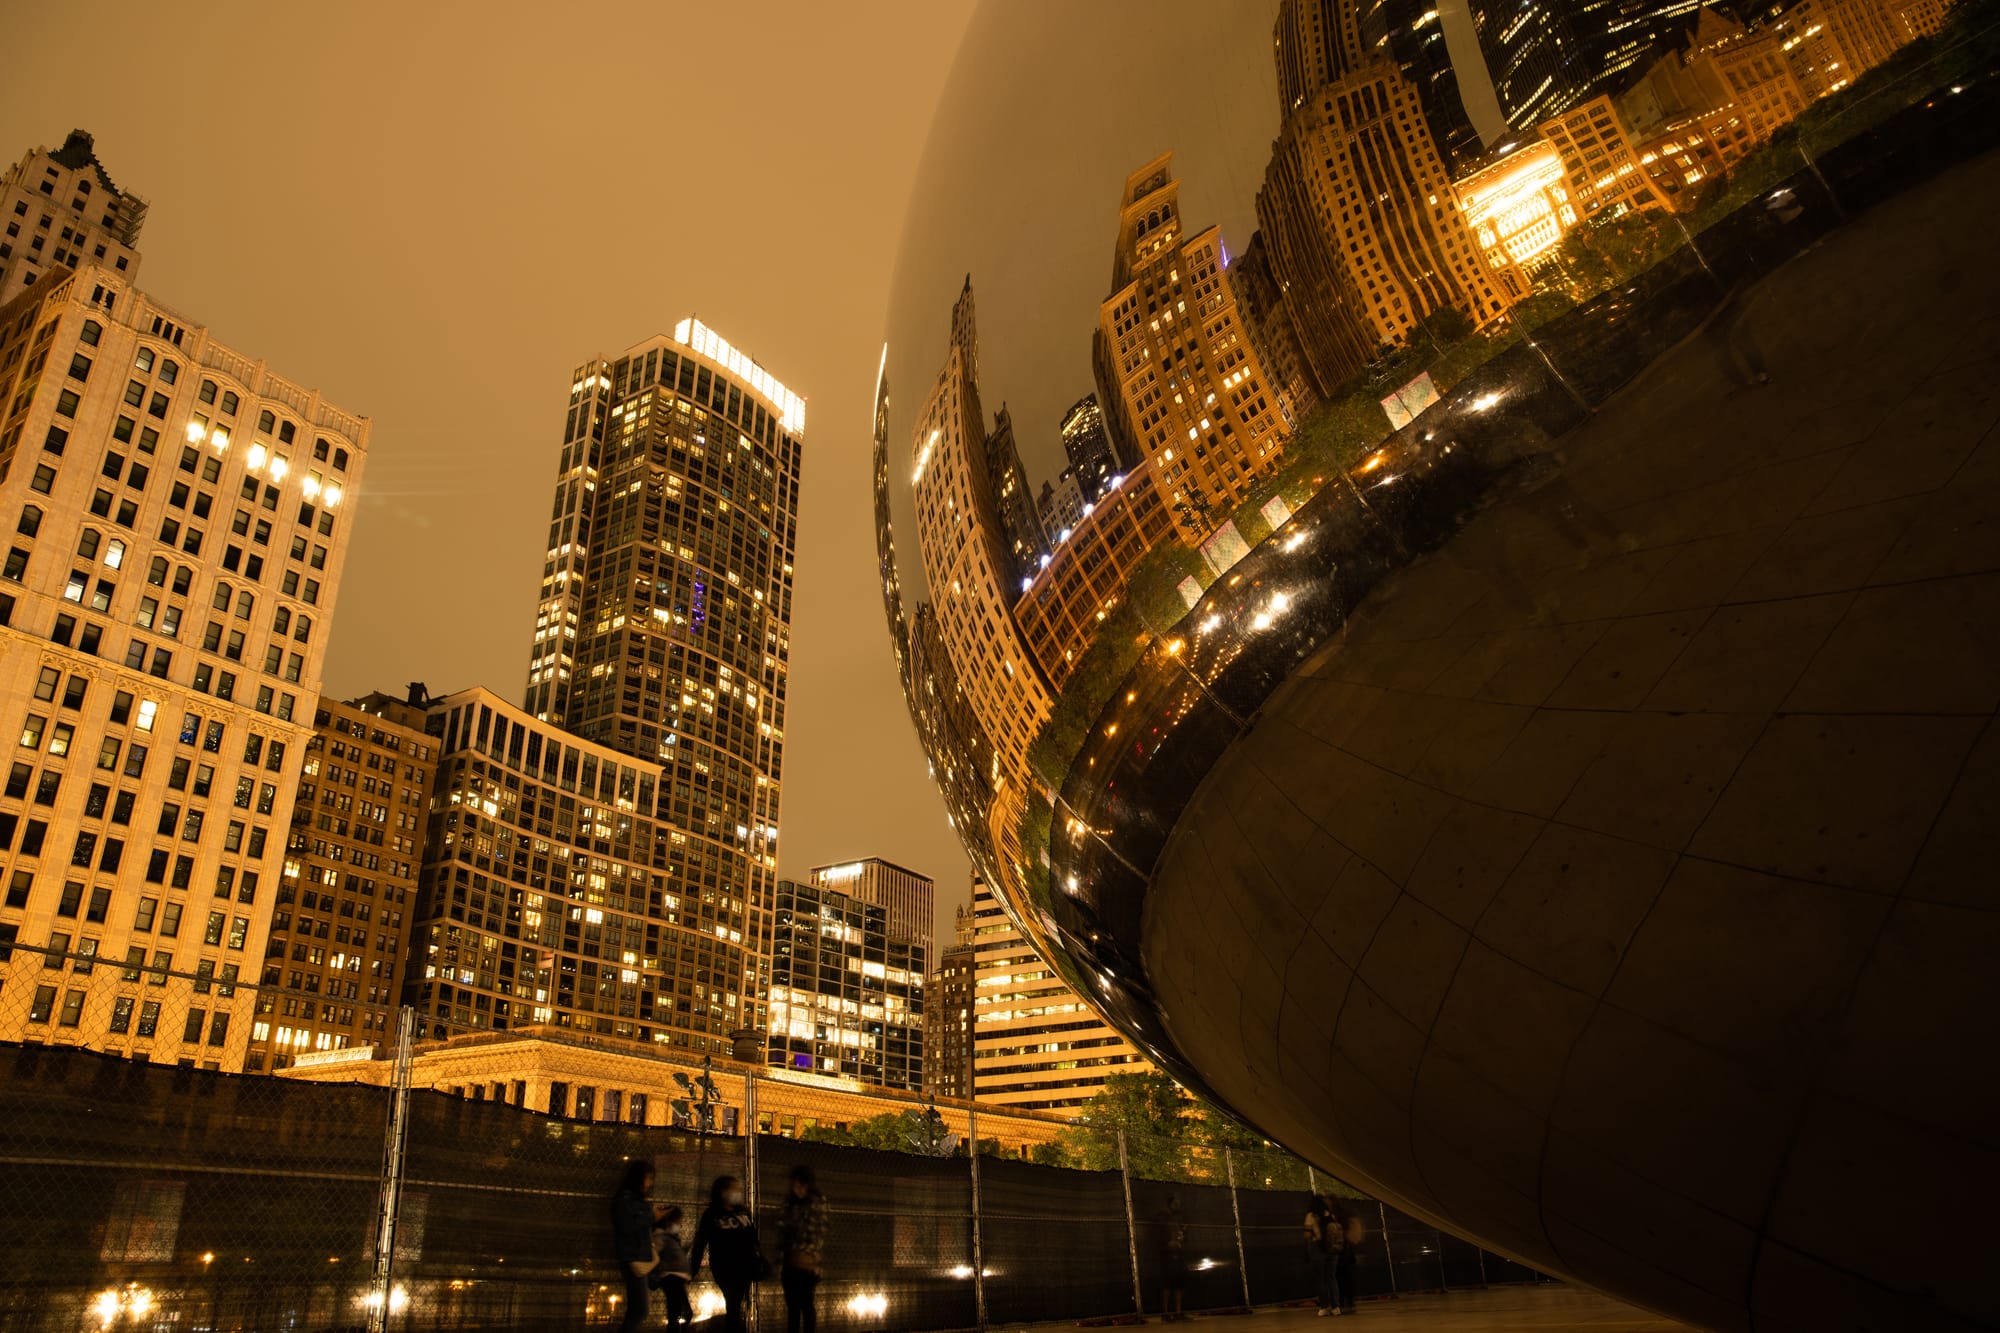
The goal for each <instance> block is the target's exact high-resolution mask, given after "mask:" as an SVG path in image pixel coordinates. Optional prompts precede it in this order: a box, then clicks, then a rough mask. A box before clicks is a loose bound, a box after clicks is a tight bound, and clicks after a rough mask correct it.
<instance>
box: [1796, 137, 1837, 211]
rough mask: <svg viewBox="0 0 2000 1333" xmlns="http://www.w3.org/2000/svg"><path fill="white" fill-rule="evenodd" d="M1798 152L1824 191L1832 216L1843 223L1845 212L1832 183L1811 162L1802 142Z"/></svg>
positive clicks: (1814, 163)
mask: <svg viewBox="0 0 2000 1333" xmlns="http://www.w3.org/2000/svg"><path fill="white" fill-rule="evenodd" d="M1798 150H1799V156H1800V157H1802V158H1804V159H1805V164H1806V166H1807V167H1808V168H1810V169H1811V171H1812V174H1813V179H1814V180H1816V181H1818V182H1819V188H1820V189H1822V190H1825V191H1826V201H1827V202H1828V203H1830V204H1832V205H1833V215H1834V216H1835V217H1837V218H1839V219H1841V220H1842V221H1843V222H1844V221H1846V220H1847V210H1846V209H1844V208H1842V207H1841V206H1840V196H1839V195H1837V194H1835V193H1834V192H1833V182H1832V181H1829V180H1828V179H1827V178H1826V173H1825V172H1823V171H1821V170H1820V169H1819V163H1817V162H1815V161H1813V156H1812V154H1811V153H1808V152H1807V151H1806V146H1805V143H1804V141H1800V143H1799V144H1798Z"/></svg>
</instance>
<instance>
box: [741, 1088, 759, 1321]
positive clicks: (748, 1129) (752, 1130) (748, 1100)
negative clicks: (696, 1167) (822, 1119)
mask: <svg viewBox="0 0 2000 1333" xmlns="http://www.w3.org/2000/svg"><path fill="white" fill-rule="evenodd" d="M758 1072H759V1070H758V1066H756V1065H752V1066H751V1067H750V1069H749V1070H748V1071H747V1072H746V1073H745V1074H744V1075H743V1193H744V1195H745V1197H746V1198H747V1199H748V1200H749V1203H750V1217H751V1224H752V1225H753V1226H754V1225H755V1223H756V1217H757V1074H758ZM762 1304H763V1302H762V1301H760V1300H758V1299H757V1289H756V1288H755V1287H754V1286H753V1287H752V1288H751V1289H750V1327H751V1328H753V1329H754V1328H756V1327H757V1309H758V1307H759V1306H760V1305H762Z"/></svg>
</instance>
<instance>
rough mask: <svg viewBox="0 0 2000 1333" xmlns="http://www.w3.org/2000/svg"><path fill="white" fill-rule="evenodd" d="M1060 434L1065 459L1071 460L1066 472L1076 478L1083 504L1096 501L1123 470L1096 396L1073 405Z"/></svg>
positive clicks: (1091, 395) (1065, 417)
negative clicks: (1084, 501)
mask: <svg viewBox="0 0 2000 1333" xmlns="http://www.w3.org/2000/svg"><path fill="white" fill-rule="evenodd" d="M1060 430H1061V434H1062V447H1063V455H1064V456H1065V457H1066V458H1068V459H1069V466H1068V467H1067V468H1064V469H1063V471H1064V472H1065V473H1067V474H1068V475H1070V476H1073V477H1074V478H1076V489H1077V493H1078V495H1079V496H1080V497H1081V499H1082V500H1095V499H1096V498H1097V497H1098V496H1100V495H1102V494H1104V492H1105V490H1106V488H1108V487H1109V486H1110V485H1111V479H1112V478H1113V477H1114V476H1117V475H1118V473H1119V472H1121V471H1123V470H1124V469H1122V468H1121V467H1120V466H1119V464H1118V457H1117V455H1116V454H1115V453H1114V452H1113V450H1112V448H1111V432H1110V428H1109V427H1108V426H1107V425H1106V424H1105V420H1104V409H1103V408H1101V407H1099V406H1098V405H1097V395H1096V394H1094V393H1087V394H1085V395H1084V396H1083V397H1081V398H1079V399H1077V400H1076V401H1075V402H1074V403H1071V404H1070V405H1069V410H1068V411H1067V412H1064V413H1063V416H1062V425H1061V427H1060Z"/></svg>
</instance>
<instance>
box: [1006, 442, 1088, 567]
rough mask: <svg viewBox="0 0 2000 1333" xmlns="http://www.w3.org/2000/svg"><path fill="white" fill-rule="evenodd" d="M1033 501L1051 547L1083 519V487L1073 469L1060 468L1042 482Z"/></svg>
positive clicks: (1066, 537)
mask: <svg viewBox="0 0 2000 1333" xmlns="http://www.w3.org/2000/svg"><path fill="white" fill-rule="evenodd" d="M1035 505H1036V508H1037V509H1038V510H1039V511H1040V513H1041V516H1042V530H1043V531H1044V532H1046V533H1047V534H1048V538H1049V545H1050V546H1051V547H1054V546H1055V545H1056V544H1057V543H1059V542H1062V541H1065V540H1067V539H1068V537H1069V531H1070V529H1071V528H1074V527H1075V526H1076V525H1077V524H1079V523H1081V522H1083V489H1082V487H1081V485H1080V484H1079V482H1078V479H1077V475H1076V473H1074V472H1072V471H1071V470H1070V469H1068V468H1064V469H1063V470H1062V473H1061V475H1059V476H1058V477H1057V478H1056V479H1055V480H1054V481H1045V482H1043V483H1042V493H1041V494H1040V495H1039V496H1037V497H1036V499H1035ZM1027 581H1028V580H1027V579H1025V578H1024V579H1022V580H1021V582H1023V583H1026V582H1027Z"/></svg>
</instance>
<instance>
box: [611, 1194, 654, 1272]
mask: <svg viewBox="0 0 2000 1333" xmlns="http://www.w3.org/2000/svg"><path fill="white" fill-rule="evenodd" d="M611 1239H612V1243H613V1244H614V1245H615V1246H616V1248H617V1256H618V1262H619V1263H621V1264H650V1263H652V1262H653V1201H652V1200H651V1199H649V1198H647V1197H646V1196H645V1195H643V1194H641V1193H640V1192H639V1191H638V1190H635V1189H627V1190H619V1191H618V1193H616V1194H615V1195H613V1196H612V1198H611Z"/></svg>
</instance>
